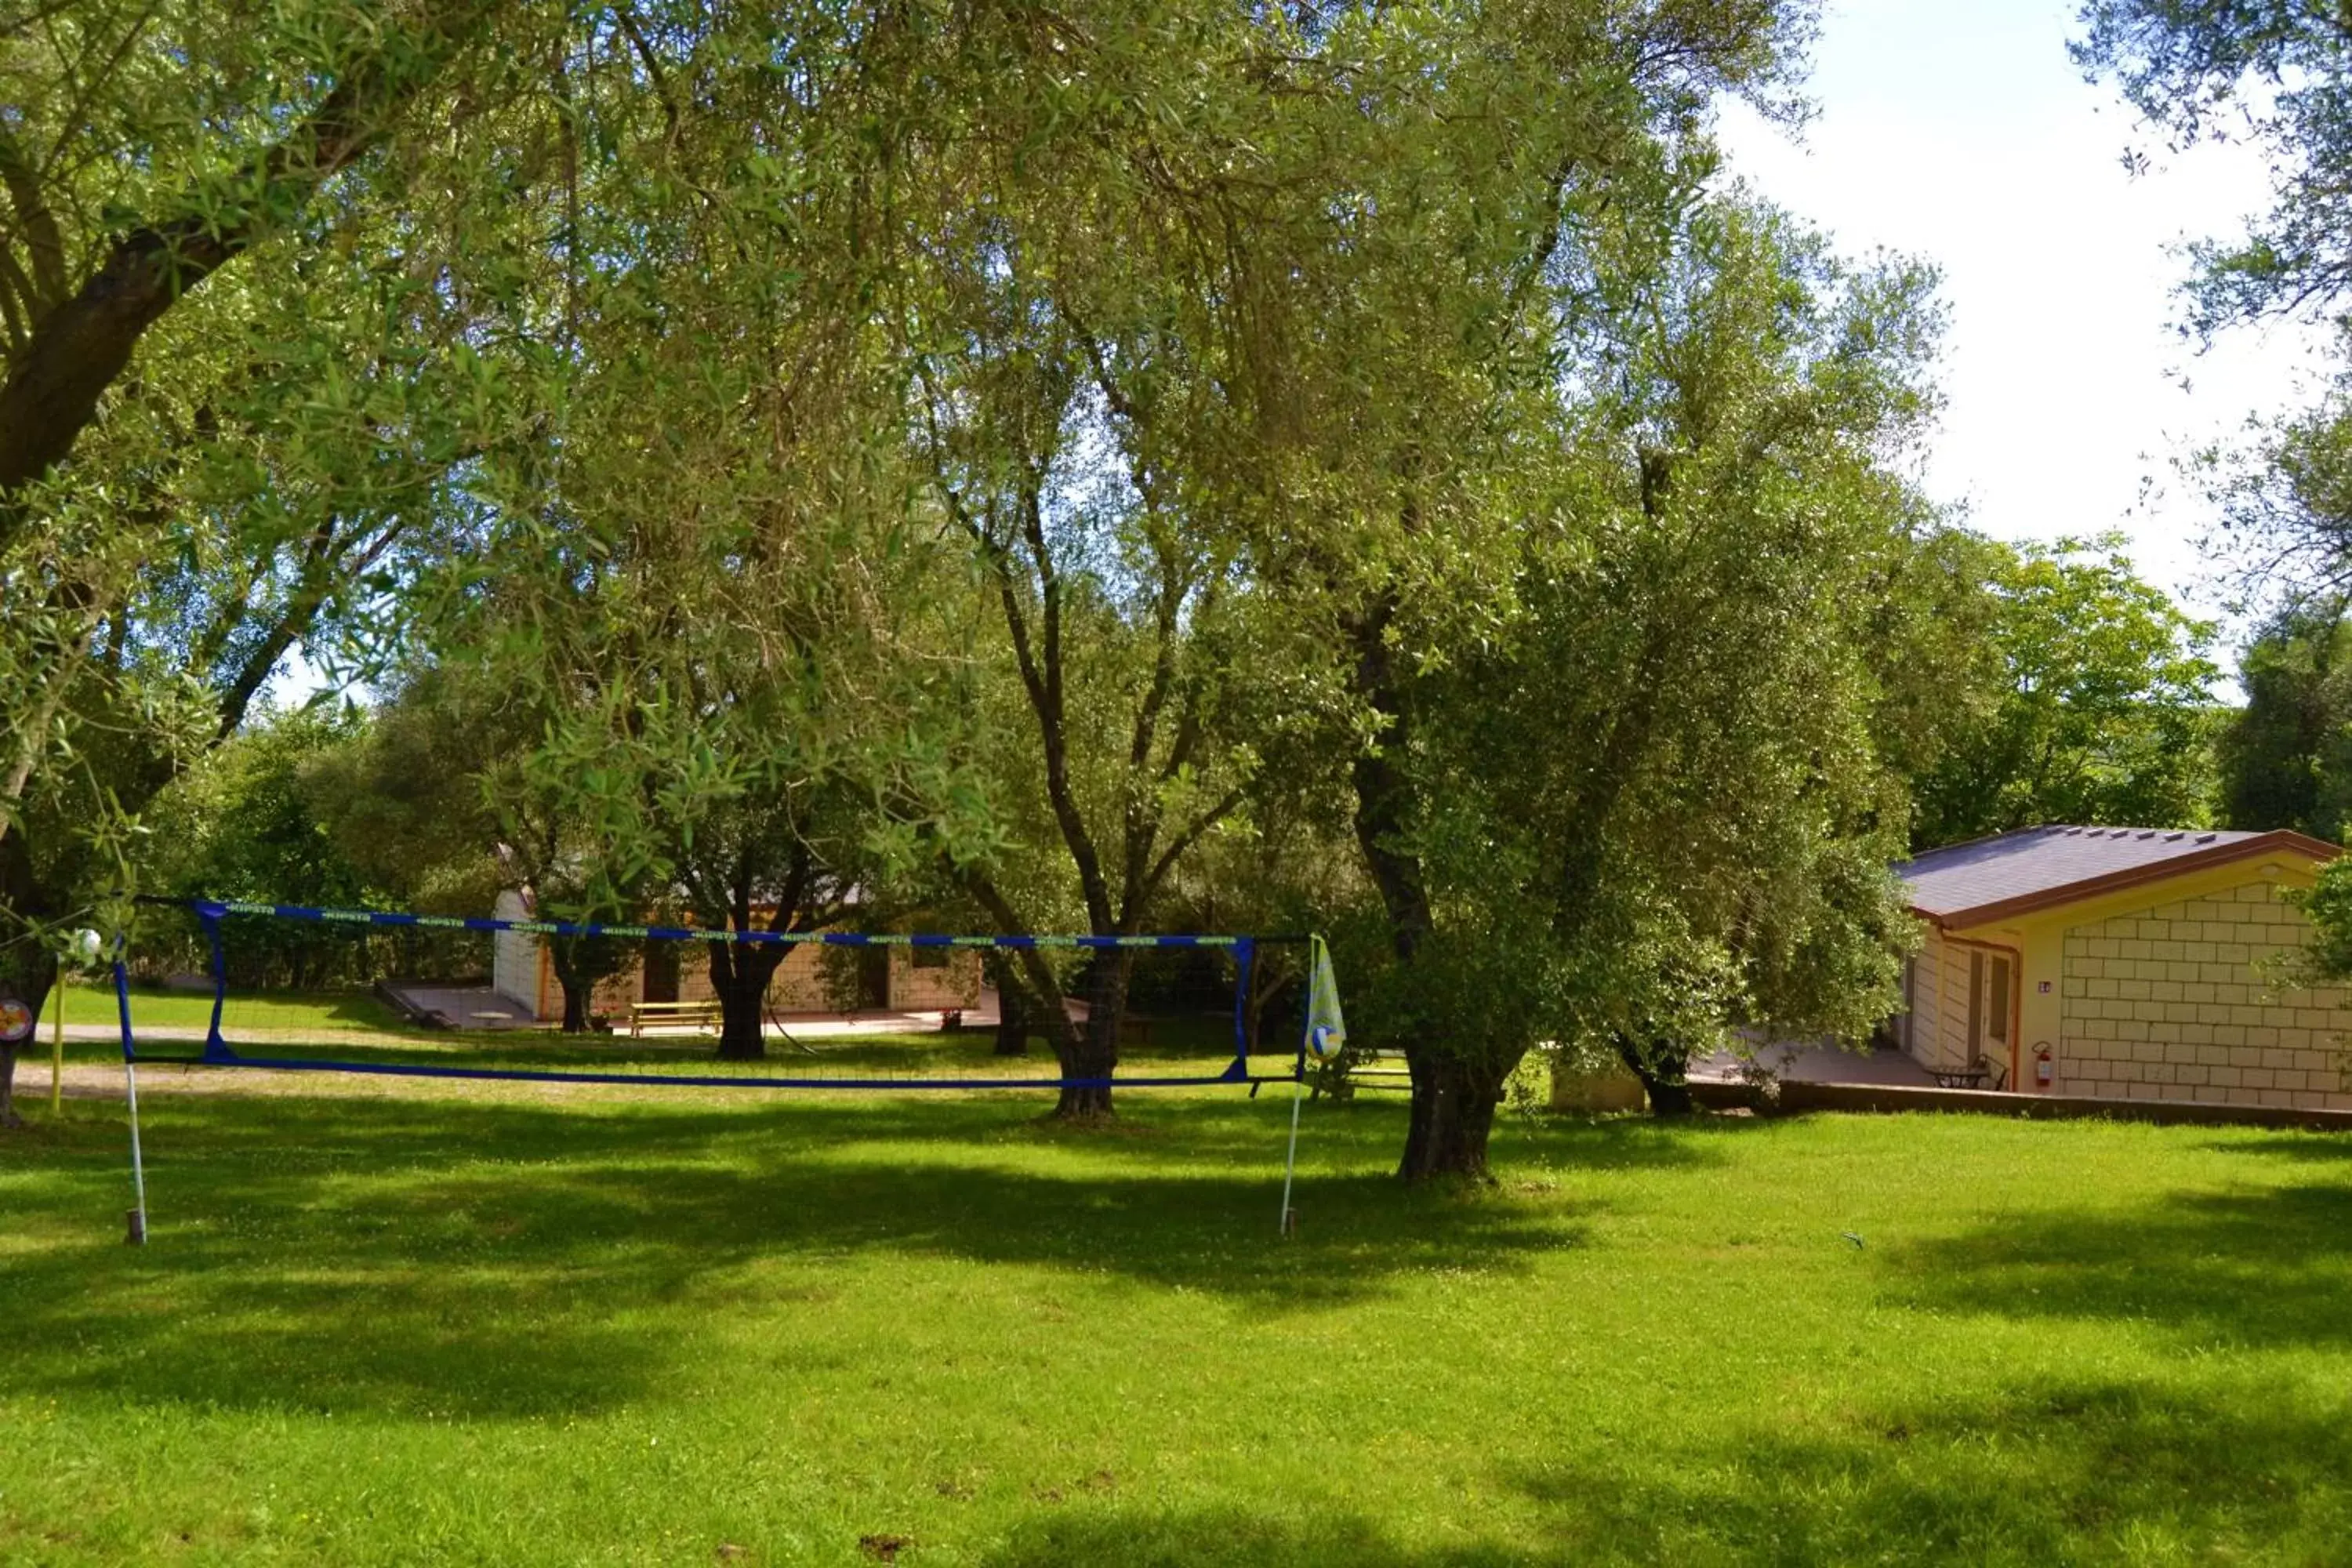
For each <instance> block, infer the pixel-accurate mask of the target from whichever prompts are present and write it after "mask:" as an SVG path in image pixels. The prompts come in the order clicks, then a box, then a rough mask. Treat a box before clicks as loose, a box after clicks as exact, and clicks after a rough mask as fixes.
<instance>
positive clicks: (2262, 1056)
mask: <svg viewBox="0 0 2352 1568" xmlns="http://www.w3.org/2000/svg"><path fill="white" fill-rule="evenodd" d="M2340 852H2341V851H2339V850H2338V849H2337V848H2336V846H2334V845H2332V844H2326V843H2322V842H2321V841H2320V840H2318V839H2315V838H2310V837H2305V836H2304V835H2302V834H2300V833H2287V832H2276V833H2227V832H2202V833H2200V832H2193V831H2167V830H2163V829H2155V828H2129V827H2035V828H2027V829H2024V830H2022V831H2020V832H2016V833H2006V834H2002V835H2000V836H1999V837H1993V838H1984V839H1979V840H1976V841H1975V842H1972V843H1968V844H1956V845H1953V846H1951V847H1948V848H1943V849H1936V850H1930V851H1929V852H1927V854H1924V855H1921V856H1919V857H1918V858H1916V859H1914V860H1911V861H1909V862H1908V863H1906V864H1905V865H1903V866H1899V867H1897V868H1896V870H1897V872H1898V873H1899V874H1900V875H1901V876H1902V877H1903V879H1904V881H1905V883H1906V886H1907V888H1908V889H1909V892H1910V899H1911V908H1912V911H1913V912H1914V913H1915V914H1916V915H1917V916H1918V917H1919V918H1920V920H1921V921H1923V922H1924V923H1925V925H1926V927H1927V940H1926V943H1925V945H1924V946H1923V947H1922V948H1921V949H1920V951H1919V953H1918V955H1917V956H1916V958H1914V959H1913V960H1912V961H1911V964H1910V967H1909V969H1908V971H1907V973H1906V976H1905V1002H1906V1007H1905V1011H1904V1012H1903V1013H1902V1014H1900V1015H1898V1016H1897V1017H1896V1018H1895V1020H1894V1024H1893V1028H1894V1032H1895V1038H1896V1039H1897V1040H1898V1041H1899V1042H1900V1044H1901V1045H1902V1047H1903V1048H1904V1049H1905V1050H1906V1051H1908V1052H1909V1053H1910V1054H1911V1055H1912V1056H1913V1057H1915V1058H1917V1059H1918V1061H1919V1062H1920V1063H1921V1064H1922V1065H1923V1066H1925V1067H1927V1068H1928V1069H1929V1070H1930V1071H1933V1072H1935V1073H1937V1075H1938V1076H1939V1077H1940V1078H1942V1079H1945V1080H1946V1081H1947V1082H1952V1083H1960V1084H1969V1085H1972V1086H1978V1085H1980V1086H1982V1087H1986V1088H1992V1089H2015V1090H2019V1091H2021V1092H2025V1093H2029V1094H2030V1093H2036V1092H2041V1093H2057V1094H2070V1095H2089V1096H2097V1097H2101V1098H2107V1099H2116V1100H2204V1101H2211V1102H2218V1103H2223V1104H2231V1105H2271V1106H2285V1107H2291V1108H2294V1109H2300V1110H2352V1078H2347V1072H2346V1068H2347V1059H2352V1058H2347V1046H2352V993H2347V991H2346V990H2344V989H2343V988H2340V987H2329V988H2326V989H2323V990H2289V989H2284V987H2283V986H2282V984H2280V983H2279V981H2278V979H2277V978H2276V976H2275V974H2274V973H2273V968H2274V966H2273V965H2271V964H2269V963H2266V961H2268V960H2271V959H2273V958H2274V957H2275V956H2276V955H2278V954H2280V953H2282V952H2285V951H2287V950H2289V949H2292V948H2294V947H2295V946H2298V945H2300V944H2301V943H2302V942H2303V941H2304V939H2305V931H2306V929H2307V928H2306V925H2305V919H2304V916H2303V914H2302V912H2301V911H2300V910H2296V909H2294V907H2293V906H2292V905H2290V904H2288V903H2286V902H2285V901H2284V900H2282V899H2281V898H2280V897H2279V895H2280V893H2281V892H2283V891H2284V890H2285V889H2291V888H2307V887H2309V886H2310V885H2311V882H2312V879H2313V876H2314V874H2315V871H2316V870H2317V868H2319V866H2320V865H2321V864H2323V863H2324V862H2326V861H2327V860H2330V859H2333V858H2335V857H2336V855H2337V854H2339V853H2340Z"/></svg>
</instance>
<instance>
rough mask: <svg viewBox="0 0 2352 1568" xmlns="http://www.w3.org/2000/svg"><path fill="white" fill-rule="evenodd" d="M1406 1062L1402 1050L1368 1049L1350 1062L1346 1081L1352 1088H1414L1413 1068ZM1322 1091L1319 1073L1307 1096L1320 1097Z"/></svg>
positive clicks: (1312, 1098)
mask: <svg viewBox="0 0 2352 1568" xmlns="http://www.w3.org/2000/svg"><path fill="white" fill-rule="evenodd" d="M1405 1063H1406V1058H1405V1054H1404V1053H1403V1052H1402V1051H1366V1052H1364V1053H1363V1054H1361V1055H1360V1056H1359V1057H1357V1058H1356V1059H1355V1060H1354V1061H1353V1062H1350V1063H1349V1066H1348V1076H1347V1079H1346V1082H1347V1084H1348V1086H1349V1088H1350V1089H1411V1088H1412V1068H1410V1067H1408V1066H1406V1065H1405ZM1322 1093H1323V1082H1322V1077H1321V1075H1320V1074H1318V1075H1317V1078H1316V1081H1315V1086H1314V1087H1313V1088H1312V1089H1308V1090H1307V1098H1308V1099H1309V1100H1314V1099H1319V1098H1320V1097H1321V1095H1322Z"/></svg>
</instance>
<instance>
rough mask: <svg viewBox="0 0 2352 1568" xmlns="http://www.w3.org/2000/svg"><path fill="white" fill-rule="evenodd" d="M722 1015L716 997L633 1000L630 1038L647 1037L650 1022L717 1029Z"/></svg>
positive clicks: (630, 1006) (630, 1007) (630, 1012)
mask: <svg viewBox="0 0 2352 1568" xmlns="http://www.w3.org/2000/svg"><path fill="white" fill-rule="evenodd" d="M720 1016H721V1011H720V1008H719V1001H718V998H716V997H713V998H711V999H710V1000H709V1001H708V1002H633V1003H631V1004H630V1005H629V1038H631V1039H633V1040H640V1039H643V1038H645V1033H646V1025H648V1024H686V1025H690V1026H693V1027H694V1028H697V1029H709V1030H714V1031H715V1030H716V1029H717V1028H718V1027H719V1019H720Z"/></svg>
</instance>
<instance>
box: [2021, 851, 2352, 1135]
mask: <svg viewBox="0 0 2352 1568" xmlns="http://www.w3.org/2000/svg"><path fill="white" fill-rule="evenodd" d="M2304 931H2305V925H2304V918H2303V915H2302V914H2301V912H2300V911H2298V910H2294V908H2292V907H2290V906H2289V905H2287V904H2285V903H2284V902H2282V901H2281V900H2279V898H2278V896H2277V890H2276V889H2274V888H2273V887H2272V886H2271V885H2270V884H2269V883H2267V882H2254V883H2250V884H2248V885H2246V886H2243V887H2240V888H2233V889H2228V890H2226V891H2223V892H2218V893H2213V894H2210V895H2208V896H2206V897H2203V898H2198V899H2189V900H2182V901H2179V902H2176V903H2169V904H2164V905H2160V906H2158V907H2157V908H2154V909H2149V910H2141V911H2138V912H2137V913H2134V914H2129V915H2119V916H2116V918H2114V919H2112V920H2106V921H2099V922H2097V923H2095V924H2091V925H2083V926H2076V927H2074V928H2072V929H2070V930H2069V931H2067V932H2066V935H2065V944H2064V953H2063V977H2062V981H2061V988H2062V990H2063V998H2062V1002H2061V1018H2062V1039H2061V1043H2060V1047H2059V1050H2058V1052H2057V1058H2058V1060H2057V1075H2058V1081H2057V1082H2056V1083H2055V1084H2053V1088H2054V1089H2058V1090H2060V1091H2061V1092H2063V1093H2069V1094H2084V1095H2100V1096H2106V1097H2111V1098H2116V1099H2132V1100H2216V1101H2220V1102H2222V1103H2225V1104H2232V1105H2267V1106H2294V1107H2303V1108H2309V1109H2319V1110H2352V1080H2348V1079H2347V1073H2346V1067H2347V1055H2346V1047H2347V1041H2352V998H2347V994H2346V993H2345V992H2344V991H2343V990H2342V989H2340V988H2329V989H2327V990H2323V991H2310V990H2281V989H2278V988H2276V987H2275V986H2274V985H2273V984H2271V983H2270V981H2269V979H2268V978H2267V976H2266V975H2265V973H2264V972H2263V965H2264V963H2265V961H2266V960H2269V959H2271V958H2273V957H2274V956H2275V955H2277V954H2278V953H2280V952H2283V951H2284V950H2286V949H2289V948H2292V947H2294V946H2296V945H2299V944H2300V943H2301V942H2302V941H2303V935H2304Z"/></svg>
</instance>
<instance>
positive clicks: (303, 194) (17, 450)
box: [0, 0, 496, 546]
mask: <svg viewBox="0 0 2352 1568" xmlns="http://www.w3.org/2000/svg"><path fill="white" fill-rule="evenodd" d="M495 3H496V0H440V3H439V4H437V5H435V6H434V7H433V8H432V9H431V10H430V11H429V12H428V13H427V17H426V20H425V24H424V25H423V26H422V27H420V28H419V29H418V31H417V34H416V35H415V36H414V37H405V38H401V39H398V40H395V41H394V42H393V43H391V44H389V45H387V46H386V47H382V48H379V49H378V50H376V51H375V52H374V53H373V54H370V55H368V56H365V57H363V58H362V59H360V60H359V61H358V63H356V64H355V65H353V66H352V68H350V69H349V70H347V71H346V72H345V73H344V74H343V75H342V77H341V79H340V80H339V81H338V82H337V83H336V84H335V86H334V88H333V89H331V90H330V91H329V92H328V94H327V95H326V97H325V98H323V99H321V100H320V101H319V103H318V106H317V107H316V108H314V109H313V110H311V111H310V113H309V114H308V115H306V116H305V117H304V118H303V119H302V120H301V121H299V122H298V123H297V124H296V125H295V126H294V128H293V129H292V130H291V131H289V132H288V133H287V135H286V137H285V139H284V140H282V141H280V142H278V143H277V144H276V145H275V146H273V147H271V148H270V149H269V150H268V152H266V153H260V154H258V155H257V156H256V157H255V158H253V159H252V160H251V161H249V162H248V163H247V165H246V167H245V168H244V170H243V171H241V173H240V175H239V176H238V177H236V178H235V179H232V180H231V181H229V182H227V183H226V186H225V187H224V188H225V189H226V190H227V191H230V192H234V193H236V195H237V196H238V197H239V198H240V199H238V200H236V201H235V202H234V203H232V204H229V205H228V206H227V208H226V211H223V212H215V211H210V210H206V209H207V208H208V206H209V205H210V204H211V202H212V201H213V199H214V198H215V195H217V194H218V193H216V192H208V191H205V190H192V191H190V192H189V193H187V195H185V196H184V198H183V205H184V207H185V208H186V209H188V210H186V211H185V212H184V214H183V215H181V216H173V217H167V218H163V219H160V220H158V221H157V222H156V223H154V224H152V225H150V226H144V227H142V228H138V229H135V230H133V231H131V233H130V234H127V235H125V236H123V237H121V239H119V240H117V241H116V242H115V244H114V245H113V247H111V248H110V249H109V250H108V251H107V252H106V254H105V256H104V257H103V258H102V259H101V260H100V262H99V263H98V265H97V268H95V270H93V271H92V272H91V274H90V276H89V279H87V280H86V281H85V282H84V283H83V284H82V287H81V289H80V291H79V293H77V294H75V295H74V296H73V297H72V298H71V299H68V300H64V301H62V302H60V303H59V304H58V305H57V306H56V307H55V308H54V309H52V310H50V311H49V312H48V313H47V315H46V316H45V317H44V318H43V319H42V320H41V321H39V322H38V324H37V326H36V327H35V328H34V331H33V333H32V336H31V339H30V341H29V342H27V343H26V346H25V350H24V352H23V353H21V354H19V355H17V356H16V358H15V359H14V360H13V362H12V363H10V365H9V368H8V378H7V380H6V382H5V384H0V546H5V545H6V544H7V543H8V542H9V540H10V538H11V536H12V535H13V534H14V533H15V532H16V530H17V529H18V528H20V527H22V526H23V519H22V516H21V513H20V509H18V508H16V507H15V506H13V505H9V504H7V503H9V502H11V501H13V500H15V499H16V496H17V494H18V492H20V491H21V490H22V489H24V488H25V487H26V486H27V485H29V484H31V483H32V482H33V481H35V480H37V479H40V478H41V477H42V476H43V475H45V474H47V472H48V471H49V469H50V468H53V467H55V466H56V465H57V464H58V463H59V462H62V461H63V460H64V459H65V458H66V456H67V455H68V453H69V452H71V451H72V449H73V445H74V442H75V441H76V440H77V439H78V438H79V437H80V435H81V432H82V430H83V429H84V428H85V427H86V426H89V423H90V421H91V420H92V419H94V418H95V417H97V414H98V404H99V399H100V397H101V396H103V395H105V392H106V389H107V388H108V387H109V386H110V385H112V384H113V383H114V381H115V379H116V378H117V377H119V376H120V375H121V374H122V372H123V370H124V368H125V367H126V366H128V365H129V364H130V363H131V352H132V351H133V350H134V349H136V348H137V347H138V344H139V340H140V338H141V337H142V335H143V334H144V333H145V332H146V331H147V329H148V328H149V327H151V326H152V325H154V324H155V322H156V321H159V320H161V319H162V317H163V314H164V312H165V311H167V310H170V309H171V308H172V306H173V304H175V303H176V302H177V301H178V300H180V299H181V297H182V296H184V295H185V294H186V293H187V291H188V290H189V289H193V288H194V287H196V285H198V284H199V283H202V282H203V281H204V280H205V279H206V278H208V277H210V276H211V275H212V274H213V273H214V272H215V271H217V270H218V269H219V268H221V267H222V266H224V265H226V263H227V262H228V261H230V260H232V259H233V258H236V257H237V256H239V255H241V254H242V253H243V252H245V251H246V250H247V249H249V248H251V247H252V246H253V245H254V244H255V243H256V242H257V240H259V239H261V238H262V237H265V236H267V235H268V234H270V233H272V232H274V231H275V230H276V229H277V228H278V226H280V225H281V224H282V223H283V222H284V221H285V219H286V217H287V216H288V215H289V214H290V212H291V211H292V210H293V209H295V208H297V207H299V206H300V205H303V204H304V203H306V202H307V201H308V200H309V199H310V197H311V196H312V195H315V194H316V192H317V191H318V189H319V187H320V185H322V184H325V183H326V181H327V180H329V179H330V178H331V177H332V176H333V175H334V174H337V173H339V172H340V171H341V170H342V169H344V168H346V167H348V166H349V165H350V164H351V163H352V161H353V160H355V159H357V158H358V157H360V156H361V155H362V153H365V152H367V151H368V149H369V148H371V147H373V145H375V143H376V142H378V141H380V140H381V139H382V138H383V134H384V132H385V130H386V129H387V127H388V126H389V124H390V122H391V118H392V116H393V114H394V112H395V111H397V110H399V109H400V108H401V107H402V106H403V105H404V103H405V102H406V101H407V100H408V99H409V98H410V97H411V96H413V95H414V94H415V92H417V91H418V90H419V89H422V88H423V87H424V86H425V84H426V83H428V82H429V81H430V80H431V79H433V77H434V76H435V75H436V73H437V72H438V70H439V68H440V67H441V66H442V64H443V63H444V62H445V61H446V59H447V58H449V57H450V56H451V55H453V54H455V53H456V52H457V48H458V47H459V46H460V45H462V44H463V43H464V42H465V41H466V40H467V38H468V37H471V36H472V35H473V34H474V33H476V32H478V30H479V29H480V28H481V27H482V26H483V25H484V24H485V23H486V22H487V20H488V16H489V15H490V12H491V10H492V9H493V6H494V5H495Z"/></svg>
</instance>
